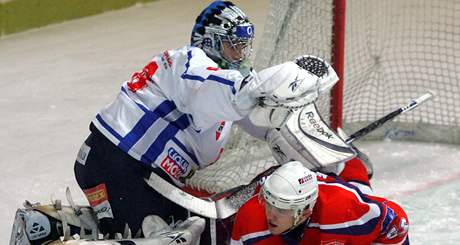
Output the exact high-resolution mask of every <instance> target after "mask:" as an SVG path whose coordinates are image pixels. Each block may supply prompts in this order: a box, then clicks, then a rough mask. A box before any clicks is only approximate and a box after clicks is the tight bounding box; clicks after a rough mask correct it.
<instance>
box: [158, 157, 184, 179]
mask: <svg viewBox="0 0 460 245" xmlns="http://www.w3.org/2000/svg"><path fill="white" fill-rule="evenodd" d="M160 167H161V168H162V169H163V170H164V171H166V173H168V174H169V175H170V176H172V177H174V178H175V179H179V177H180V176H181V175H182V170H181V168H180V167H179V165H178V164H177V163H176V162H175V161H174V160H173V159H172V158H170V157H169V156H167V157H165V158H164V159H163V161H161V164H160Z"/></svg>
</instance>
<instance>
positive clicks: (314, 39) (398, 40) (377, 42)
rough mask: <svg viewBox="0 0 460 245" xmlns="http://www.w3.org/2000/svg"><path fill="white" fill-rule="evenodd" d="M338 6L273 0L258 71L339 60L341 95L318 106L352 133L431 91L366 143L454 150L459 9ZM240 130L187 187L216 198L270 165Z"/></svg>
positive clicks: (371, 3) (372, 1)
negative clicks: (310, 58) (297, 61)
mask: <svg viewBox="0 0 460 245" xmlns="http://www.w3.org/2000/svg"><path fill="white" fill-rule="evenodd" d="M345 2H346V0H321V1H305V0H272V1H271V2H270V8H269V9H270V12H269V13H268V16H267V20H266V24H265V33H264V34H263V36H258V38H262V41H261V44H260V45H259V47H258V49H257V53H256V61H255V64H256V68H257V69H259V70H260V69H261V68H264V67H268V66H271V65H274V64H279V63H281V62H284V61H287V60H292V59H294V58H295V57H297V56H299V55H301V54H312V55H316V56H319V57H322V58H324V59H326V60H327V61H329V62H330V63H332V64H333V65H334V66H337V65H340V64H337V63H338V61H336V60H334V59H336V58H340V57H344V63H343V65H344V68H343V71H344V74H342V75H341V74H340V73H339V76H340V77H342V82H343V85H342V86H343V96H342V95H341V94H342V93H341V91H340V86H336V87H338V88H339V91H337V90H336V91H335V93H334V96H330V97H328V96H323V97H322V98H321V99H320V101H319V102H318V104H319V108H320V111H321V113H322V115H323V117H324V119H326V120H328V121H329V120H330V123H331V124H333V125H335V126H340V125H341V126H342V127H343V128H344V130H345V132H348V133H352V132H354V131H355V130H357V129H359V128H361V127H363V126H365V125H367V124H368V123H370V122H372V121H374V120H376V119H377V118H379V117H381V116H383V115H385V114H386V113H388V112H390V111H392V110H394V109H396V108H398V107H400V106H401V105H405V104H407V103H408V102H409V100H410V99H413V98H416V97H418V96H420V95H421V94H424V93H426V92H427V91H432V92H434V93H435V94H436V96H435V99H434V100H431V101H430V102H429V103H427V104H425V105H423V106H422V107H420V108H417V110H415V111H413V112H411V113H407V114H404V115H401V116H399V117H398V118H396V120H394V121H393V122H390V123H387V124H386V125H385V126H384V127H383V128H381V129H379V130H376V131H375V132H373V133H372V134H371V135H370V136H368V137H367V138H368V139H381V138H391V139H405V140H421V141H436V142H444V143H460V130H459V129H460V75H459V73H458V72H457V70H458V67H460V14H458V13H460V2H459V1H457V0H443V1H438V0H404V1H401V0H385V1H381V0H353V1H348V2H346V11H345V12H343V11H342V9H343V4H345ZM334 13H338V14H334ZM343 13H345V17H344V19H345V22H344V23H345V24H346V25H345V49H340V48H339V49H338V48H337V47H340V44H338V43H337V41H335V40H336V39H337V38H339V39H340V37H341V34H340V30H343V28H341V27H340V26H341V24H344V23H343V21H342V22H336V21H337V18H339V17H340V16H343V15H341V14H343ZM337 31H339V33H338V32H337ZM339 60H340V59H339ZM334 63H335V64H334ZM339 69H340V67H339ZM335 89H337V88H335ZM331 100H335V102H334V103H332V104H333V105H334V106H333V107H331V102H330V101H331ZM341 102H343V103H342V105H341ZM342 108H343V109H342ZM341 120H342V121H341ZM240 131H241V130H239V129H238V128H236V129H235V134H236V135H235V137H233V141H232V142H230V145H229V146H228V147H227V148H226V153H225V154H224V156H223V158H222V159H221V160H220V161H219V162H218V163H216V164H215V165H213V166H210V167H209V168H207V169H205V170H203V171H198V173H197V174H196V176H194V178H192V180H191V182H190V183H189V185H190V186H191V187H193V188H195V189H198V190H205V191H207V192H211V193H213V192H220V191H223V190H226V189H229V188H231V187H234V186H237V185H241V184H245V183H248V182H249V181H250V180H251V179H252V178H253V177H254V176H256V175H257V174H258V173H260V172H262V171H263V170H264V169H267V168H269V167H270V166H271V165H272V164H273V162H267V161H266V159H270V151H269V149H268V148H267V147H266V146H265V144H264V143H263V142H258V141H256V140H254V139H251V138H250V137H248V136H247V135H245V134H244V133H241V132H240Z"/></svg>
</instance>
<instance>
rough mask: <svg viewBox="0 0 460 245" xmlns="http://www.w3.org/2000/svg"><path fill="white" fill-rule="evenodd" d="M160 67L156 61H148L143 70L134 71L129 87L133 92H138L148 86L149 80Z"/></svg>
mask: <svg viewBox="0 0 460 245" xmlns="http://www.w3.org/2000/svg"><path fill="white" fill-rule="evenodd" d="M157 69H158V65H157V63H156V62H155V61H152V62H150V63H148V64H147V65H146V66H145V67H144V69H142V71H141V72H134V73H133V75H132V76H131V80H130V81H129V82H128V89H129V90H131V92H134V93H135V92H136V91H138V90H140V89H143V88H145V87H147V81H148V80H149V79H150V77H152V76H153V75H154V74H155V72H156V71H157Z"/></svg>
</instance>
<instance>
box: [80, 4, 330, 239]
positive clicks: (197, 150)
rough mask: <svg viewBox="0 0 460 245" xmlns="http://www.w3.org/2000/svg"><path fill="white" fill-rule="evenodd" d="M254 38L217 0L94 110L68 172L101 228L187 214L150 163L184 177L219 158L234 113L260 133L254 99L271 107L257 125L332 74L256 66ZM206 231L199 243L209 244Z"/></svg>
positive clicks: (178, 179)
mask: <svg viewBox="0 0 460 245" xmlns="http://www.w3.org/2000/svg"><path fill="white" fill-rule="evenodd" d="M253 38H254V26H253V25H252V24H251V22H250V21H249V19H248V18H247V17H246V15H245V14H244V13H243V12H242V11H241V10H240V9H239V8H237V7H236V6H234V5H233V3H231V2H222V1H215V2H213V3H211V4H210V5H209V6H208V7H207V8H205V9H204V10H203V11H202V13H201V14H200V15H199V16H198V18H197V19H196V23H195V25H194V27H193V31H192V38H191V45H187V46H185V47H182V48H179V49H175V50H166V51H164V52H162V53H161V54H159V55H157V56H155V57H154V58H153V59H152V60H151V62H150V63H148V64H147V65H146V66H145V67H144V68H143V69H142V70H141V71H139V72H136V73H134V74H133V75H132V77H131V79H130V80H129V81H126V82H125V83H124V84H123V85H122V87H121V91H120V93H119V94H118V96H117V98H116V99H115V101H114V102H113V103H111V104H110V105H108V106H106V107H105V108H103V109H102V110H101V111H99V113H98V114H97V115H96V117H95V118H94V120H93V121H92V122H91V125H90V130H91V134H90V136H89V137H88V138H87V139H86V141H85V143H84V144H83V145H82V147H81V149H80V152H79V154H78V156H77V160H76V163H75V175H76V179H77V182H78V184H79V185H80V187H81V188H82V189H83V191H84V192H85V194H86V196H87V198H88V201H89V203H90V205H91V206H92V207H93V209H94V210H95V212H96V214H97V217H98V219H99V221H100V229H101V231H102V232H103V233H110V234H114V233H116V232H120V233H122V232H123V230H124V229H125V226H126V224H127V225H128V226H129V228H130V229H131V231H132V233H133V234H137V233H138V232H140V230H141V224H142V220H143V218H144V217H146V216H147V215H151V214H156V215H158V216H160V217H161V218H163V219H164V220H166V221H167V222H174V221H177V220H185V219H186V218H187V215H189V214H188V213H187V210H186V209H184V208H182V207H180V206H178V205H176V204H175V203H173V202H171V201H169V200H168V199H166V198H165V197H163V196H161V195H160V194H159V193H157V192H156V191H155V190H153V189H152V188H150V187H149V186H148V185H147V184H146V183H145V181H144V178H146V177H148V176H149V175H150V174H151V173H152V172H154V173H156V174H157V175H160V176H161V177H162V178H164V179H166V180H168V181H170V182H171V183H173V184H175V185H176V186H178V187H182V186H183V185H184V183H185V179H187V178H190V177H191V176H192V175H193V173H194V172H195V171H196V170H197V169H201V168H204V167H206V166H208V165H210V164H212V163H214V162H215V161H217V160H218V159H219V157H220V155H221V153H222V151H223V148H224V146H225V143H226V142H227V141H228V139H229V136H230V129H231V126H232V122H234V121H242V122H245V125H246V128H247V129H251V128H252V129H254V130H253V132H250V133H252V134H255V135H256V136H260V138H263V137H264V136H263V135H260V133H259V134H258V132H262V131H257V130H256V129H257V128H256V127H252V126H251V123H250V122H249V120H245V118H246V117H247V116H248V115H249V114H250V113H251V112H253V111H254V108H255V107H257V105H260V103H261V101H265V102H268V103H269V104H270V103H272V105H275V106H274V107H273V108H276V109H270V110H258V111H257V113H255V116H254V118H259V119H260V118H262V119H263V120H259V123H258V125H259V126H267V127H270V128H277V127H280V126H281V125H282V124H283V123H284V122H285V121H286V119H287V117H288V115H289V114H290V112H291V109H289V108H294V107H296V106H302V105H305V104H308V103H310V102H312V101H313V100H315V99H316V97H317V96H318V93H319V92H320V91H321V90H324V88H329V87H331V86H332V85H333V84H334V83H335V82H336V79H335V78H334V79H330V80H328V81H326V82H324V83H319V82H318V77H314V76H313V75H311V74H310V73H308V72H307V71H306V70H304V69H301V68H300V67H299V66H298V65H297V64H295V63H294V62H286V63H284V64H281V65H277V66H274V67H271V68H268V69H265V70H263V71H261V72H260V73H259V75H257V73H256V72H255V71H253V70H252V69H250V65H249V62H248V58H249V56H250V54H251V52H252V41H253ZM334 75H335V73H334ZM280 91H281V92H280ZM312 91H313V92H312ZM286 93H287V94H288V95H287V96H286ZM306 93H308V95H309V96H305V95H306ZM261 98H262V99H261ZM273 103H274V104H273ZM279 105H283V106H279ZM259 109H260V108H259ZM261 111H262V112H261ZM248 125H249V127H248ZM205 233H206V232H205ZM205 233H203V234H204V235H203V236H202V239H201V243H202V244H210V243H211V239H210V238H209V236H207V235H206V234H205Z"/></svg>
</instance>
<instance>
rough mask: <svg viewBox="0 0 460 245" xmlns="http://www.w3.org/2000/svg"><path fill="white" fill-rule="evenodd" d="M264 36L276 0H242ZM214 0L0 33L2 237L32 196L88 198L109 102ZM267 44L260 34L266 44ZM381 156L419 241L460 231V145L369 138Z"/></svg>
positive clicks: (436, 240)
mask: <svg viewBox="0 0 460 245" xmlns="http://www.w3.org/2000/svg"><path fill="white" fill-rule="evenodd" d="M234 2H236V3H237V4H238V5H240V6H241V8H242V9H243V10H245V11H246V12H247V13H248V15H249V16H251V17H252V20H253V21H254V22H255V24H256V27H259V28H258V29H257V34H258V35H259V36H258V37H260V34H261V33H262V29H263V23H264V20H265V13H266V12H267V8H268V1H267V0H264V1H242V0H241V1H234ZM207 3H208V1H204V0H193V1H181V0H169V1H156V2H153V3H150V4H143V5H137V6H135V7H131V8H128V9H124V10H120V11H114V12H109V13H105V14H101V15H98V16H93V17H87V18H84V19H80V20H75V21H70V22H66V23H62V24H56V25H51V26H48V27H45V28H40V29H36V30H32V31H28V32H24V33H20V34H14V35H9V36H6V37H3V38H0V91H1V96H0V114H1V115H2V117H1V118H2V119H1V120H0V128H1V130H0V139H1V141H0V168H1V171H0V186H1V188H0V196H1V202H0V243H2V244H6V243H7V242H8V240H9V236H10V232H11V225H12V222H13V218H14V213H15V211H16V209H17V208H19V207H21V205H22V203H23V201H24V200H26V199H27V200H30V201H39V202H42V203H49V200H50V198H51V197H50V196H51V195H54V198H55V199H65V194H64V192H65V187H67V186H69V187H70V189H71V191H72V193H73V196H74V199H75V201H76V202H77V203H80V204H84V203H86V200H85V198H84V196H83V193H82V192H81V190H80V189H79V188H78V186H77V184H76V182H75V180H74V177H73V162H74V160H75V156H76V152H77V150H78V149H79V147H80V144H81V143H82V142H83V140H84V139H85V138H86V136H87V134H88V124H89V122H90V120H91V119H92V117H93V116H94V115H95V113H96V112H97V111H98V109H99V108H101V107H102V106H104V105H106V104H107V103H110V102H111V100H112V99H113V98H114V97H115V95H116V93H117V92H118V91H119V86H120V84H121V83H122V82H123V81H124V80H126V79H128V78H129V76H130V74H131V73H132V72H133V71H136V70H138V69H140V68H142V67H143V65H145V64H146V62H147V61H148V60H149V59H150V58H151V57H152V56H153V55H155V54H157V53H159V52H161V51H162V50H165V49H169V48H175V47H180V46H182V45H184V44H186V43H188V42H189V34H190V31H191V26H192V23H193V22H194V19H195V17H196V15H197V14H198V13H199V11H200V9H201V8H202V6H205V5H206V4H207ZM255 47H256V48H257V42H256V46H255ZM361 146H362V149H363V150H364V151H365V152H366V153H368V154H369V156H370V158H371V159H372V161H373V162H374V164H375V172H376V173H375V176H374V179H373V186H374V190H375V192H376V193H378V194H381V195H384V196H388V197H391V198H393V199H395V200H397V201H398V202H400V203H401V204H402V206H403V207H404V208H405V209H406V210H407V212H408V214H409V218H410V220H411V227H410V236H411V241H412V244H457V243H458V242H457V240H460V239H459V238H460V232H459V230H460V215H459V212H460V207H459V206H458V205H457V203H459V202H460V185H459V184H460V164H459V163H458V161H460V160H458V159H460V151H459V150H460V146H458V145H441V144H426V143H399V142H391V141H383V142H364V143H362V142H361Z"/></svg>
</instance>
